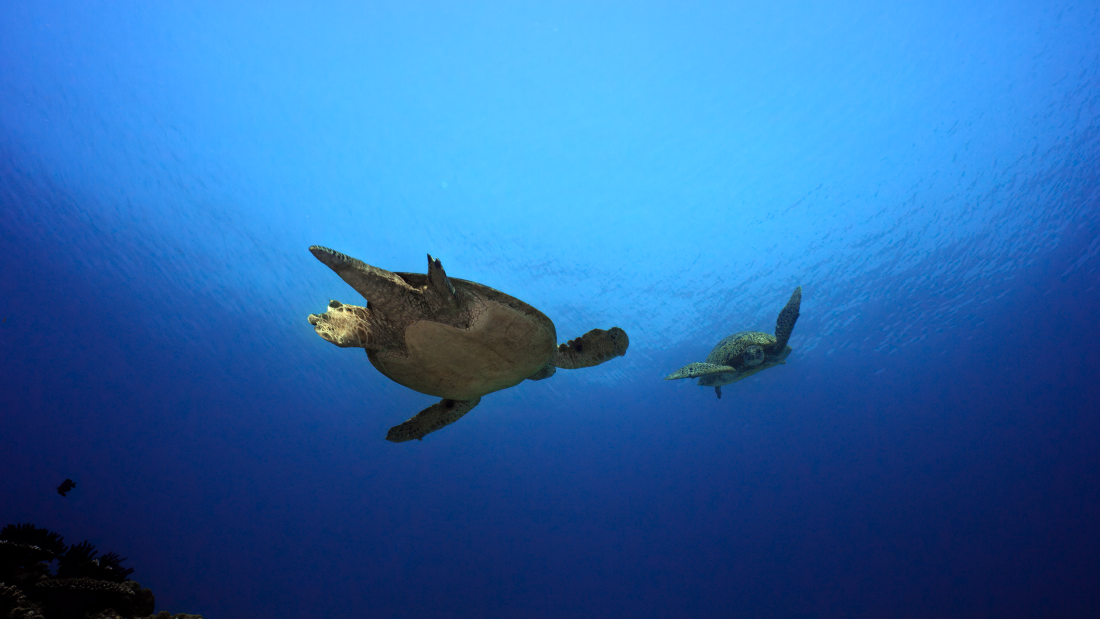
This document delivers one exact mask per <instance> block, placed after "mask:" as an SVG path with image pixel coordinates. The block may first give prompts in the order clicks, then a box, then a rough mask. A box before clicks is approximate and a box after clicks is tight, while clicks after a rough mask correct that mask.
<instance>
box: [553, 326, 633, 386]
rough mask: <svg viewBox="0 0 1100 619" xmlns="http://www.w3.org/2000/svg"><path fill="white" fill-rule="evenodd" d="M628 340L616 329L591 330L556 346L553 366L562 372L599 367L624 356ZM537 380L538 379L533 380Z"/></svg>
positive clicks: (623, 332)
mask: <svg viewBox="0 0 1100 619" xmlns="http://www.w3.org/2000/svg"><path fill="white" fill-rule="evenodd" d="M628 346H630V338H629V337H627V335H626V331H623V330H622V329H620V328H618V327H611V329H610V330H608V331H604V330H603V329H592V330H591V331H589V332H588V333H585V334H584V335H582V336H580V337H578V338H577V339H574V340H569V341H568V342H567V343H565V344H562V345H560V346H558V354H557V356H556V357H555V358H554V362H553V363H554V365H555V366H557V367H559V368H562V369H564V370H576V369H578V368H588V367H592V366H594V365H599V364H601V363H603V362H604V361H609V360H611V359H614V358H615V357H621V356H623V355H625V354H626V349H627V347H628ZM534 380H538V379H534Z"/></svg>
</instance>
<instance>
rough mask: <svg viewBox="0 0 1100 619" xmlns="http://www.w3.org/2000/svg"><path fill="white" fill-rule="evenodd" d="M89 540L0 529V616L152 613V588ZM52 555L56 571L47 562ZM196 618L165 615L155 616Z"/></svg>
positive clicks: (27, 528) (39, 618) (105, 617)
mask: <svg viewBox="0 0 1100 619" xmlns="http://www.w3.org/2000/svg"><path fill="white" fill-rule="evenodd" d="M97 554H98V553H97V552H96V550H95V547H94V546H92V544H91V543H89V542H87V541H84V542H81V543H80V544H74V545H72V546H68V547H66V546H65V541H64V538H62V537H61V536H60V535H58V534H56V533H54V532H52V531H48V530H46V529H39V528H38V527H35V526H33V525H30V524H19V525H10V524H9V525H7V526H6V527H4V528H3V530H0V619H82V618H85V617H88V618H90V619H133V618H137V617H154V615H153V611H154V607H155V599H154V597H153V592H152V591H150V590H149V589H144V588H142V586H141V585H140V584H138V583H136V582H134V581H132V580H127V577H128V576H129V575H130V574H131V573H133V571H134V570H133V569H132V568H125V567H122V562H123V561H125V560H126V559H125V558H122V557H119V556H118V555H117V554H115V553H113V552H108V553H106V554H104V555H102V556H100V557H97V556H96V555H97ZM55 559H56V560H57V572H56V573H53V572H51V571H50V564H51V562H52V561H53V560H55ZM173 617H174V618H176V619H202V617H201V616H200V615H187V614H179V615H170V614H168V613H167V612H164V611H161V612H160V613H158V614H157V615H155V619H170V618H173Z"/></svg>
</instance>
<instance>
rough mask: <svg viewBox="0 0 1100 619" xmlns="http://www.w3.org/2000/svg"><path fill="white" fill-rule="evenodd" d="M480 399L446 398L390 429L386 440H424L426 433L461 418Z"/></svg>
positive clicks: (398, 441)
mask: <svg viewBox="0 0 1100 619" xmlns="http://www.w3.org/2000/svg"><path fill="white" fill-rule="evenodd" d="M480 401H481V398H474V399H472V400H449V399H446V398H444V399H442V400H440V401H438V402H436V403H435V404H432V405H431V406H429V407H428V408H425V409H424V410H422V411H420V412H419V413H417V414H415V415H413V416H412V418H410V419H409V420H408V421H406V422H405V423H403V424H400V425H396V426H394V427H392V428H390V431H389V432H387V433H386V440H387V441H390V442H391V443H403V442H405V441H411V440H413V439H414V438H415V439H416V440H422V439H423V438H424V437H425V436H426V435H428V434H431V433H432V432H435V431H436V430H438V429H440V428H442V427H443V426H446V425H450V424H452V423H454V422H456V421H458V420H459V419H461V418H462V416H463V415H465V414H466V413H468V412H470V411H471V410H473V408H474V407H475V406H477V403H478V402H480Z"/></svg>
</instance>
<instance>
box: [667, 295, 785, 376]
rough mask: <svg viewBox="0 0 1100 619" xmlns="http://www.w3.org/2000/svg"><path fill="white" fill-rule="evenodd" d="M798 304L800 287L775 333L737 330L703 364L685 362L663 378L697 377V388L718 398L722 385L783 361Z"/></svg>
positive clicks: (780, 318) (776, 324)
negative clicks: (712, 392) (709, 391)
mask: <svg viewBox="0 0 1100 619" xmlns="http://www.w3.org/2000/svg"><path fill="white" fill-rule="evenodd" d="M801 304H802V286H799V287H798V288H795V289H794V292H793V293H792V294H791V298H790V300H789V301H787V305H786V306H784V307H783V311H781V312H779V318H778V319H777V320H776V321H775V336H774V337H773V336H771V335H768V334H767V333H761V332H760V331H741V332H740V333H734V334H733V335H731V336H729V337H727V338H726V339H724V340H722V341H721V342H718V345H717V346H715V347H714V349H713V350H711V351H710V354H709V355H707V360H706V362H705V363H698V362H697V363H689V364H687V365H685V366H684V367H682V368H680V369H679V370H676V371H675V372H673V373H672V374H669V375H668V376H666V377H665V380H676V379H678V378H698V379H699V383H698V384H699V386H700V387H714V392H715V393H716V394H718V397H719V398H721V397H722V385H728V384H730V383H735V382H737V381H739V380H741V379H743V378H748V377H749V376H752V375H753V374H756V373H757V372H759V371H761V370H766V369H768V368H770V367H773V366H776V365H779V364H780V363H786V362H787V355H789V354H791V351H792V350H793V349H792V348H791V347H790V346H787V340H789V339H790V338H791V331H793V330H794V323H795V321H797V320H798V308H799V306H800V305H801Z"/></svg>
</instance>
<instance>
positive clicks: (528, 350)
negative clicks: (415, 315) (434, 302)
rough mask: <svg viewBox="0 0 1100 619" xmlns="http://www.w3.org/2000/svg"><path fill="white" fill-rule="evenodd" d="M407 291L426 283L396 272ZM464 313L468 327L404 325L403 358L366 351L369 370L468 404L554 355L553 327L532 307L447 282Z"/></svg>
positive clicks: (481, 288) (468, 285)
mask: <svg viewBox="0 0 1100 619" xmlns="http://www.w3.org/2000/svg"><path fill="white" fill-rule="evenodd" d="M397 275H398V276H400V277H401V278H402V279H404V280H405V281H406V282H408V283H409V285H410V286H413V287H421V286H425V285H427V284H428V276H427V275H425V274H422V273H397ZM450 281H451V284H452V285H453V286H454V287H455V291H456V294H457V295H458V296H459V298H461V299H463V302H464V303H466V304H467V307H468V308H469V310H470V316H471V318H470V323H469V325H468V327H466V328H461V327H453V326H450V325H447V324H443V323H440V322H436V321H434V320H432V319H431V318H430V317H424V318H422V319H420V320H415V321H413V322H411V323H410V324H409V325H408V326H407V327H405V347H406V352H407V354H395V353H393V352H389V351H383V352H377V351H370V350H369V351H367V356H368V358H369V359H370V362H371V364H372V365H374V367H375V368H376V369H377V370H378V371H379V372H381V373H382V374H384V375H385V376H386V377H388V378H389V379H390V380H393V381H394V382H396V383H399V384H401V385H404V386H406V387H408V388H410V389H413V390H415V391H419V392H420V393H426V394H428V395H434V396H438V397H441V398H450V399H452V400H470V399H473V398H477V397H480V396H483V395H485V394H487V393H492V392H494V391H499V390H501V389H507V388H508V387H512V386H515V385H517V384H519V383H520V382H522V381H523V380H524V379H526V378H528V377H530V376H533V375H534V374H536V373H537V372H539V371H540V370H542V369H543V368H544V367H546V365H547V364H548V363H550V362H551V360H553V358H554V355H555V353H556V352H557V332H556V330H555V329H554V323H553V321H551V320H550V319H549V318H548V317H547V316H546V315H545V314H543V313H542V312H540V311H539V310H537V309H535V308H534V307H532V306H530V305H528V304H527V303H524V302H523V301H520V300H519V299H517V298H515V297H512V296H510V295H507V294H505V293H503V292H500V291H499V290H496V289H494V288H490V287H488V286H484V285H482V284H478V283H476V282H471V281H466V280H462V279H455V278H450Z"/></svg>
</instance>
